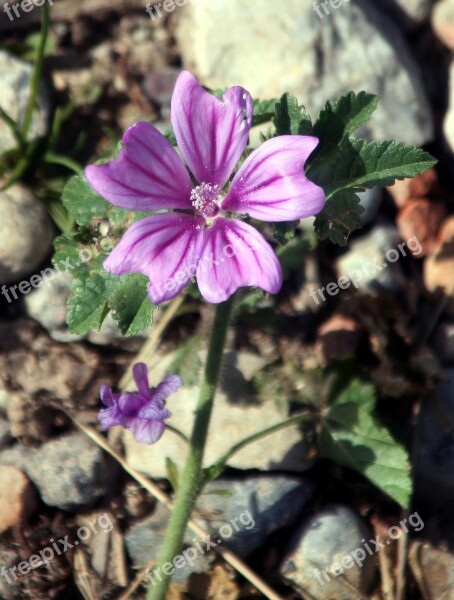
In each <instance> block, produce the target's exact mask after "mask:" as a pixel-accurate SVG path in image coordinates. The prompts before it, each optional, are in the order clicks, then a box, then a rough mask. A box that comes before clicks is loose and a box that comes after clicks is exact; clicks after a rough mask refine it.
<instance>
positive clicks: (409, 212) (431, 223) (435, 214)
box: [397, 199, 446, 258]
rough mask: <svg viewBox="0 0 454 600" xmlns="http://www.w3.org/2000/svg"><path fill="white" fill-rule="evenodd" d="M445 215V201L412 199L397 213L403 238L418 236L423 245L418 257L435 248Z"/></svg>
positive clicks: (398, 225) (398, 226) (398, 224)
mask: <svg viewBox="0 0 454 600" xmlns="http://www.w3.org/2000/svg"><path fill="white" fill-rule="evenodd" d="M445 217H446V207H445V205H444V203H443V202H431V201H430V200H424V199H421V200H412V201H411V202H408V203H407V204H406V205H405V206H404V208H403V209H402V210H401V211H400V212H399V214H398V215H397V228H398V229H399V233H400V235H401V238H402V239H403V240H408V239H410V238H413V237H416V239H417V240H418V241H419V243H420V244H421V247H422V251H421V253H420V254H418V258H422V257H423V256H426V254H428V253H430V252H431V251H432V250H433V249H434V248H435V246H436V244H437V238H438V233H439V231H440V227H441V225H442V223H443V220H444V218H445Z"/></svg>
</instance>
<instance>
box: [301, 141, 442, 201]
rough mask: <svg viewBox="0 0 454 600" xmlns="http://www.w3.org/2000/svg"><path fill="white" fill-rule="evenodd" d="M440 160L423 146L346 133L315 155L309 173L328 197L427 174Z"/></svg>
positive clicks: (307, 170)
mask: <svg viewBox="0 0 454 600" xmlns="http://www.w3.org/2000/svg"><path fill="white" fill-rule="evenodd" d="M436 162H437V160H436V159H434V158H433V157H432V156H431V155H430V154H428V153H427V152H424V150H421V149H420V148H416V147H414V146H407V145H406V144H400V143H399V144H398V143H397V142H394V141H387V142H371V143H368V142H366V141H365V140H357V139H355V138H348V137H347V136H345V137H344V138H343V139H342V141H341V142H340V143H339V144H338V145H336V146H332V145H331V146H330V147H329V148H328V149H326V150H325V151H323V152H321V153H320V154H319V155H318V156H317V157H315V158H314V159H313V160H312V161H311V163H310V165H309V166H308V167H307V169H306V175H307V176H308V177H309V179H311V180H312V181H313V182H314V183H316V184H317V185H319V186H321V187H323V189H324V190H325V193H326V196H327V198H329V197H331V196H333V195H334V194H335V193H337V192H338V191H339V190H343V189H347V188H354V189H361V188H373V187H375V186H387V185H393V184H394V182H395V180H396V179H404V178H406V177H414V176H415V175H418V174H420V173H424V171H427V169H430V168H431V167H433V166H434V165H435V164H436Z"/></svg>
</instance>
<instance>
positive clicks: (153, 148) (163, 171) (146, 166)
mask: <svg viewBox="0 0 454 600" xmlns="http://www.w3.org/2000/svg"><path fill="white" fill-rule="evenodd" d="M122 144H123V149H122V150H121V152H120V154H119V156H118V158H116V159H115V160H113V161H111V162H109V163H106V164H104V165H95V166H90V167H87V168H86V169H85V177H86V178H87V179H88V182H89V183H90V185H91V187H92V188H93V189H94V190H95V191H96V192H97V193H98V194H99V195H100V196H102V197H103V198H105V199H106V200H108V201H109V202H111V203H112V204H115V206H121V207H123V208H127V209H130V210H142V211H149V210H161V209H164V208H168V209H170V208H191V201H190V195H191V190H192V187H193V186H192V182H191V178H190V176H189V173H188V172H187V170H186V168H185V166H184V165H183V163H182V161H181V159H180V157H179V156H178V154H177V153H176V151H175V150H174V148H173V147H172V145H171V144H170V142H169V141H168V140H166V138H165V137H164V136H163V135H162V134H161V133H160V132H159V131H158V130H157V129H156V128H155V127H153V125H150V124H149V123H145V122H140V123H136V124H135V125H133V126H132V127H130V128H129V129H128V130H127V131H126V133H125V134H124V136H123V140H122Z"/></svg>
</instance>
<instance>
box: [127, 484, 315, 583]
mask: <svg viewBox="0 0 454 600" xmlns="http://www.w3.org/2000/svg"><path fill="white" fill-rule="evenodd" d="M313 490H314V484H313V482H312V481H310V480H308V479H305V480H302V479H299V478H297V477H287V476H273V477H250V478H248V479H245V480H239V479H235V480H218V481H214V482H212V483H210V484H208V486H207V487H206V489H205V492H204V493H203V494H202V495H201V496H200V498H199V499H198V501H197V511H198V514H199V515H200V516H201V517H202V518H201V519H197V520H199V521H200V522H201V524H202V526H203V527H204V528H205V529H206V530H207V531H208V532H209V533H210V535H211V540H212V541H213V542H214V543H216V544H222V545H225V546H226V547H228V548H230V549H231V550H233V551H234V552H235V553H237V554H238V555H239V556H241V557H245V556H247V555H248V554H250V553H251V552H253V551H254V550H256V549H257V548H259V547H260V546H261V545H262V544H264V543H265V541H266V539H267V538H268V536H269V535H270V534H271V533H273V532H274V531H276V530H278V529H281V528H283V527H288V526H290V525H292V524H293V523H294V522H295V520H296V519H297V517H298V515H299V514H300V513H301V511H302V510H303V509H304V507H305V505H306V504H307V503H308V502H309V501H310V499H311V497H312V495H313ZM216 491H220V492H221V493H222V495H221V494H218V493H216ZM168 520H169V511H168V509H167V508H165V507H164V506H163V505H158V506H157V507H156V509H155V511H154V512H153V514H152V515H151V516H150V517H148V518H147V519H145V520H144V521H142V522H141V523H138V524H136V525H134V526H133V527H131V529H130V530H129V532H128V533H127V534H126V537H125V542H126V547H127V549H128V553H129V555H130V556H131V558H132V560H133V562H134V564H136V565H146V564H148V563H149V562H150V561H151V560H152V559H153V558H157V557H158V555H159V551H160V548H161V545H162V542H163V539H164V533H165V529H166V526H167V523H168ZM196 541H199V542H201V540H196V539H195V534H194V533H192V531H190V530H189V529H188V530H187V532H186V536H185V544H186V545H187V546H193V547H194V548H195V549H196V550H197V552H196V554H197V557H194V560H193V561H192V563H191V561H186V562H185V564H184V566H183V567H182V568H179V569H176V571H175V575H174V579H175V581H177V582H184V581H186V579H187V577H188V576H189V575H190V574H191V573H201V572H205V571H207V570H208V568H209V565H210V561H211V559H212V558H213V554H210V555H208V554H205V552H206V543H204V542H201V547H202V550H203V552H200V549H199V548H197V546H196V544H195V542H196ZM190 554H192V553H190Z"/></svg>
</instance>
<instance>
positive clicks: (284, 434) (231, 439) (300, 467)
mask: <svg viewBox="0 0 454 600" xmlns="http://www.w3.org/2000/svg"><path fill="white" fill-rule="evenodd" d="M205 356H206V354H205V353H201V360H202V361H204V360H205ZM173 360H174V356H173V355H168V356H166V357H164V358H161V359H159V358H158V359H157V360H156V363H155V364H153V365H150V373H152V374H153V379H152V381H151V384H152V385H155V384H156V383H158V382H159V381H161V380H162V379H163V378H164V376H165V374H166V373H167V369H168V367H169V365H171V363H172V361H173ZM263 366H264V361H263V360H262V359H261V358H260V357H258V356H256V355H253V354H248V353H240V354H230V355H228V356H227V357H226V360H225V363H224V369H223V374H224V375H223V378H222V385H220V386H219V388H218V392H217V395H216V399H215V403H214V408H213V413H212V417H211V424H210V435H209V437H208V441H207V446H206V449H205V460H204V465H205V466H206V467H208V466H210V465H212V464H213V463H215V462H216V461H217V460H218V459H219V458H221V456H223V455H224V454H225V453H226V452H227V451H228V450H229V449H230V448H231V447H232V446H234V445H235V444H236V443H238V442H239V441H241V440H243V439H244V438H247V437H248V436H250V435H253V434H254V433H258V432H259V431H263V430H264V429H267V428H269V427H271V426H272V425H274V424H277V423H280V422H282V421H284V420H285V419H286V418H287V413H286V410H285V409H284V408H280V407H278V406H276V404H275V403H274V401H273V399H272V398H269V399H267V401H266V402H260V403H257V401H256V400H255V402H254V399H253V398H251V394H250V391H248V380H250V379H251V378H252V376H253V375H254V374H255V372H257V371H258V370H259V369H260V368H262V367H263ZM197 398H198V387H197V386H194V387H190V386H188V385H184V386H183V387H182V388H181V389H180V390H179V391H178V392H177V393H176V394H173V395H172V396H171V397H170V398H169V399H168V401H167V408H168V409H169V410H170V412H171V413H172V417H171V419H170V420H169V424H170V425H172V426H173V427H175V428H176V429H178V430H179V431H181V432H182V433H184V434H185V435H186V436H189V435H190V432H191V430H192V423H193V421H194V411H195V408H196V404H197ZM123 443H124V446H125V454H126V459H127V461H128V463H129V464H130V465H131V466H132V467H134V468H135V469H138V470H139V471H142V472H143V473H146V474H147V475H149V476H150V477H153V478H164V477H167V469H166V457H169V458H171V459H172V460H173V461H174V462H175V463H177V464H178V465H179V466H182V465H183V463H184V460H185V457H186V452H187V446H186V443H185V442H184V441H183V440H182V439H181V438H180V437H179V436H178V435H177V434H175V433H174V432H172V431H166V432H165V434H164V436H163V437H162V438H161V440H160V441H159V444H154V445H152V446H149V445H147V444H139V443H138V442H136V441H135V439H134V438H133V436H132V435H131V433H130V432H129V431H124V433H123ZM303 457H304V445H303V442H302V435H301V433H300V431H299V429H298V427H297V426H292V427H287V428H286V429H281V430H280V431H276V432H275V433H273V434H271V435H269V436H267V437H266V438H264V439H262V440H258V441H257V442H255V443H253V444H249V445H248V446H246V447H244V448H243V449H242V450H241V451H239V452H238V453H237V454H235V455H234V456H233V457H232V458H231V459H230V460H229V461H228V462H227V464H228V465H229V466H230V467H234V468H236V469H260V470H262V471H269V470H276V469H282V470H286V471H295V472H298V471H304V470H306V469H307V468H308V467H309V466H310V465H308V464H307V463H306V462H305V460H304V458H303Z"/></svg>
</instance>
